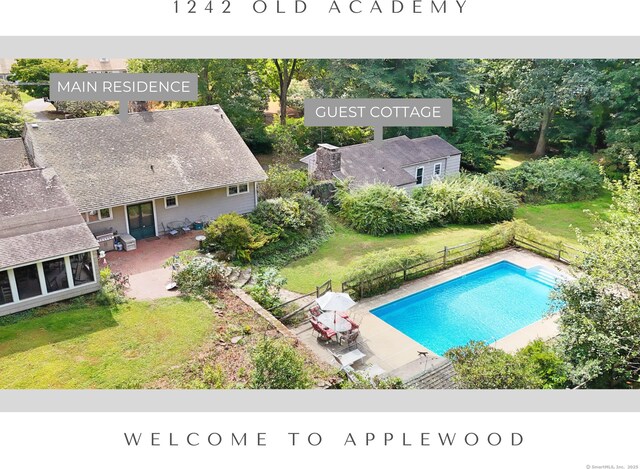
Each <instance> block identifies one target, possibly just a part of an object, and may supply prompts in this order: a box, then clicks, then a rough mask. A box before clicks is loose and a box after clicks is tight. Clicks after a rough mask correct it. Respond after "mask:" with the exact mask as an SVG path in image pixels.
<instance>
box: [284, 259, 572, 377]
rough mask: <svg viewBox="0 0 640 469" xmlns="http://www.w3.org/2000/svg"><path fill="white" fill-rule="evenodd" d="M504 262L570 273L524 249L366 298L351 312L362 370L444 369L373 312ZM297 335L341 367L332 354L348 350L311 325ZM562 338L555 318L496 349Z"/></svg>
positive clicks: (405, 372) (408, 372)
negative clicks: (357, 330)
mask: <svg viewBox="0 0 640 469" xmlns="http://www.w3.org/2000/svg"><path fill="white" fill-rule="evenodd" d="M501 260H507V261H510V262H512V263H514V264H516V265H519V266H521V267H524V268H530V267H533V266H536V265H542V266H544V267H546V268H548V269H550V270H553V271H555V272H559V273H563V274H567V273H568V272H569V269H568V266H566V265H565V264H562V263H560V262H556V261H554V260H551V259H548V258H544V257H540V256H538V255H536V254H533V253H531V252H528V251H524V250H521V249H507V250H504V251H500V252H496V253H493V254H490V255H487V256H484V257H481V258H478V259H474V260H472V261H469V262H466V263H464V264H460V265H456V266H454V267H451V268H449V269H446V270H443V271H441V272H438V273H435V274H433V275H430V276H428V277H424V278H421V279H418V280H414V281H411V282H408V283H406V284H404V285H403V286H401V287H400V288H397V289H395V290H391V291H390V292H387V293H385V294H382V295H378V296H375V297H372V298H365V299H363V300H362V301H360V302H358V303H357V304H356V305H355V306H354V307H353V308H351V309H349V311H348V314H349V317H350V318H351V319H353V320H354V321H355V322H356V323H358V324H359V325H360V331H361V334H360V338H359V339H358V343H357V348H358V349H359V350H361V351H362V352H364V353H365V354H366V357H365V358H364V359H363V360H362V362H361V366H367V365H377V366H379V367H381V368H382V369H384V370H385V371H386V372H387V373H388V374H389V375H392V376H398V377H400V378H403V379H408V378H411V377H412V376H415V375H417V374H419V373H422V372H424V371H426V370H429V369H432V368H435V367H437V366H439V365H441V364H442V363H443V361H444V360H445V359H444V358H442V357H440V356H438V355H437V354H435V353H433V352H432V351H430V350H428V349H426V348H425V347H424V346H423V345H421V344H419V343H418V342H416V341H414V340H413V339H411V338H409V337H408V336H406V335H405V334H403V333H402V332H400V331H398V330H397V329H395V328H394V327H392V326H390V325H389V324H387V323H386V322H384V321H383V320H381V319H379V318H378V317H377V316H375V315H373V314H371V312H370V311H371V310H372V309H375V308H377V307H379V306H382V305H385V304H387V303H390V302H392V301H395V300H397V299H400V298H404V297H405V296H408V295H411V294H413V293H417V292H419V291H422V290H424V289H426V288H429V287H432V286H434V285H437V284H440V283H442V282H445V281H447V280H451V279H453V278H457V277H460V276H462V275H464V274H467V273H469V272H472V271H475V270H478V269H480V268H482V267H486V266H488V265H491V264H494V263H496V262H499V261H501ZM294 332H295V333H296V335H297V336H298V337H299V338H300V340H301V341H302V342H304V343H305V344H306V345H307V346H309V347H310V348H311V349H312V350H313V351H314V352H315V353H316V355H318V357H320V358H321V359H323V360H324V361H326V362H328V363H331V364H332V365H334V366H335V365H337V362H336V360H335V358H334V356H333V355H332V353H340V351H341V350H342V349H344V347H342V346H340V345H338V344H337V343H335V342H334V341H332V342H330V343H328V344H326V345H325V344H323V343H321V342H319V341H318V340H317V338H316V337H317V335H316V334H315V333H314V330H313V329H312V327H311V325H310V323H309V322H308V321H306V322H304V323H303V324H302V325H300V326H298V327H297V328H296V329H294ZM557 333H558V330H557V326H556V324H555V320H554V318H546V319H542V320H540V321H537V322H535V323H533V324H531V325H529V326H527V327H524V328H523V329H520V330H518V331H516V332H514V333H513V334H510V335H508V336H506V337H504V338H502V339H500V340H498V341H497V342H495V343H494V344H493V346H494V347H498V348H500V349H502V350H505V351H507V352H514V351H516V350H518V349H519V348H522V347H523V346H525V345H526V344H527V343H528V342H529V341H531V340H534V339H536V338H541V339H543V340H548V339H551V338H553V337H554V336H555V335H557ZM352 348H353V347H352ZM356 371H357V370H356Z"/></svg>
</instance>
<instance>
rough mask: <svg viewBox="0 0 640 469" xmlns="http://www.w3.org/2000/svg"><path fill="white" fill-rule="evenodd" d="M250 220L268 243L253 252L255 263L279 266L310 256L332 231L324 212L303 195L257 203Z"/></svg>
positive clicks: (319, 205) (315, 202)
mask: <svg viewBox="0 0 640 469" xmlns="http://www.w3.org/2000/svg"><path fill="white" fill-rule="evenodd" d="M250 219H251V221H252V222H253V223H254V224H255V225H256V226H259V227H260V229H261V230H262V231H263V232H264V235H263V236H264V238H265V239H267V240H268V244H265V245H264V246H263V247H262V248H261V249H259V250H257V251H256V252H255V253H254V256H253V260H254V262H256V263H258V264H271V265H277V266H281V265H284V264H286V263H288V262H290V261H292V260H294V259H297V258H299V257H303V256H306V255H308V254H311V253H312V252H314V251H315V250H316V249H317V248H318V246H319V245H320V244H322V243H323V242H324V241H325V240H326V239H327V238H328V237H329V235H330V234H331V233H332V232H333V229H332V228H331V225H330V223H329V216H328V214H327V210H326V209H325V208H324V207H323V206H322V205H321V204H320V203H319V202H318V201H317V200H315V199H314V198H313V197H311V196H309V195H306V194H294V195H293V196H291V197H290V198H288V199H282V198H277V199H270V200H265V201H262V202H259V203H258V206H257V207H256V209H255V210H254V212H253V213H252V214H251V215H250Z"/></svg>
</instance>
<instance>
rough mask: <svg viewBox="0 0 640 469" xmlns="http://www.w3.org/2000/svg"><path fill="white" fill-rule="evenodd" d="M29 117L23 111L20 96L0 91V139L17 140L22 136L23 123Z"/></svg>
mask: <svg viewBox="0 0 640 469" xmlns="http://www.w3.org/2000/svg"><path fill="white" fill-rule="evenodd" d="M30 119H31V116H30V115H29V114H28V113H27V112H25V111H24V109H23V105H22V101H20V96H19V95H18V96H17V97H16V96H14V95H10V94H9V93H4V92H3V90H2V89H0V138H17V137H20V135H22V130H23V127H24V123H25V122H27V121H28V120H30Z"/></svg>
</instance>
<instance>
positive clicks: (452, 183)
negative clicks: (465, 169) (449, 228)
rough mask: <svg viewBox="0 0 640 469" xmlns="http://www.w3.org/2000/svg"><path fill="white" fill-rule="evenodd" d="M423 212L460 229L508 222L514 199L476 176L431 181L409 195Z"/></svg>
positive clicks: (513, 208)
mask: <svg viewBox="0 0 640 469" xmlns="http://www.w3.org/2000/svg"><path fill="white" fill-rule="evenodd" d="M412 196H413V199H414V200H415V201H416V202H417V203H418V205H419V206H420V207H422V208H423V209H425V210H427V211H429V212H432V213H436V214H437V216H438V219H439V220H440V221H441V222H442V223H458V224H464V225H471V224H481V223H496V222H501V221H504V220H511V219H512V218H513V215H514V213H515V210H516V207H517V200H516V198H515V197H514V196H513V195H512V194H511V193H510V192H508V191H507V190H505V189H503V188H501V187H498V186H495V185H493V184H491V183H490V182H488V181H486V180H485V179H483V178H481V177H477V176H460V177H456V178H449V179H444V180H441V181H434V182H432V183H431V184H429V185H428V186H425V187H421V188H419V189H416V190H414V191H413V194H412Z"/></svg>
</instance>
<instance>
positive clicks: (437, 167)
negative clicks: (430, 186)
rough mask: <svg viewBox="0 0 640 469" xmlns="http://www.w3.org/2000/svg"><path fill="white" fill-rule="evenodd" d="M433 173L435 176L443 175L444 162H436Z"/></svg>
mask: <svg viewBox="0 0 640 469" xmlns="http://www.w3.org/2000/svg"><path fill="white" fill-rule="evenodd" d="M433 175H434V176H440V175H442V163H436V164H434V165H433Z"/></svg>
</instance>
